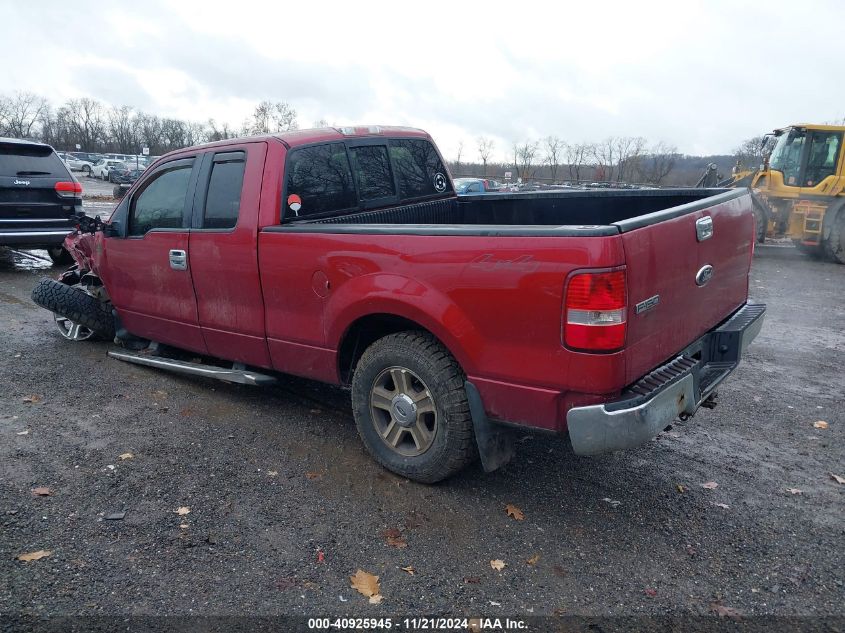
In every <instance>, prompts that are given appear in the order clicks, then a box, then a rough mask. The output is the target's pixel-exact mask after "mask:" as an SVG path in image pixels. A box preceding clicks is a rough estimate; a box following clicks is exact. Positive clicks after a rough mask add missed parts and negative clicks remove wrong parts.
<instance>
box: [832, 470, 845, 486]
mask: <svg viewBox="0 0 845 633" xmlns="http://www.w3.org/2000/svg"><path fill="white" fill-rule="evenodd" d="M830 478H831V479H833V481H835V482H836V483H838V484H845V477H840V476H839V475H834V474H833V473H830Z"/></svg>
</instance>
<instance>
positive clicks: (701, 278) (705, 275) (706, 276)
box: [695, 264, 713, 286]
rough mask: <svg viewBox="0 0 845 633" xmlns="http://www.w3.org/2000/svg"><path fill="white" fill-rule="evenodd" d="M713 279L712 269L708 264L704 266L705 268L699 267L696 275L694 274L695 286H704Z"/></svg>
mask: <svg viewBox="0 0 845 633" xmlns="http://www.w3.org/2000/svg"><path fill="white" fill-rule="evenodd" d="M712 278H713V267H712V266H711V265H710V264H706V265H705V266H702V267H701V270H699V271H698V272H697V273H695V284H696V285H697V286H704V285H706V284H707V282H708V281H710V280H711V279H712Z"/></svg>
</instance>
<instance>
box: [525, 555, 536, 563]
mask: <svg viewBox="0 0 845 633" xmlns="http://www.w3.org/2000/svg"><path fill="white" fill-rule="evenodd" d="M539 560H540V555H539V554H534V556H532V557H531V558H529V559H528V560H527V561H525V562H526V563H528V564H529V565H536V564H537V562H538V561H539Z"/></svg>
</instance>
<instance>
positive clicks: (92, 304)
mask: <svg viewBox="0 0 845 633" xmlns="http://www.w3.org/2000/svg"><path fill="white" fill-rule="evenodd" d="M32 300H33V301H34V302H35V303H37V304H38V305H40V306H41V307H42V308H46V309H47V310H49V311H50V312H54V313H55V314H58V315H59V316H63V317H66V318H68V319H70V320H71V321H73V322H74V323H79V324H81V325H84V326H85V327H87V328H88V329H90V330H93V331H94V332H95V333H96V334H97V336H99V337H102V338H104V339H107V340H111V339H113V338H114V318H113V317H112V314H111V309H110V308H109V306H108V305H106V304H104V303H103V302H101V301H99V300H98V299H95V298H94V297H92V296H91V295H89V294H87V293H86V292H84V291H82V290H80V289H79V288H75V287H73V286H67V285H65V284H63V283H61V282H59V281H56V280H54V279H42V280H41V281H39V282H38V283H37V284H36V285H35V288H33V289H32Z"/></svg>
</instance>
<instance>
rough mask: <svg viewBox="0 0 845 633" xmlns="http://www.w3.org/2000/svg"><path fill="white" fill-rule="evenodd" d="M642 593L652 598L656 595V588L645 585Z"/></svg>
mask: <svg viewBox="0 0 845 633" xmlns="http://www.w3.org/2000/svg"><path fill="white" fill-rule="evenodd" d="M643 593H644V594H645V595H647V596H648V597H649V598H654V597H655V596H656V595H657V589H652V588H651V587H646V588H645V589H643Z"/></svg>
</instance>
